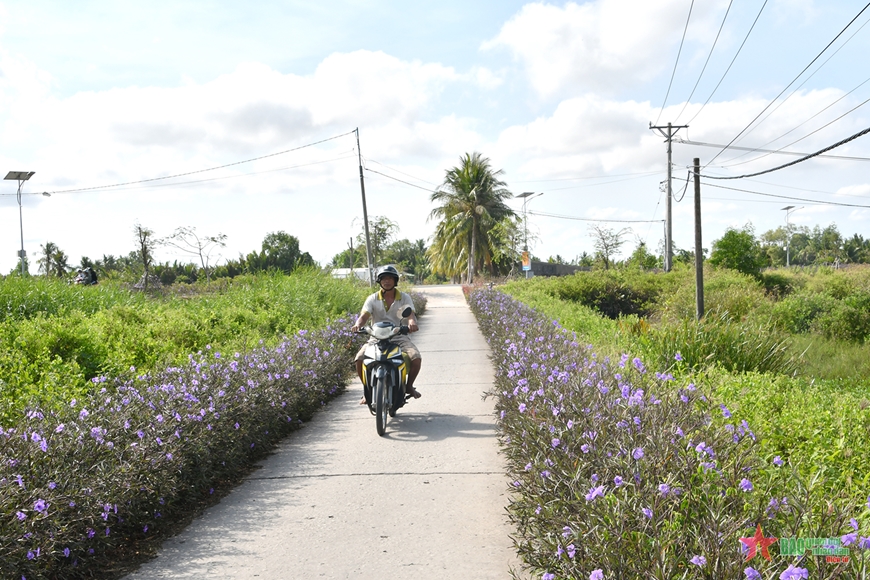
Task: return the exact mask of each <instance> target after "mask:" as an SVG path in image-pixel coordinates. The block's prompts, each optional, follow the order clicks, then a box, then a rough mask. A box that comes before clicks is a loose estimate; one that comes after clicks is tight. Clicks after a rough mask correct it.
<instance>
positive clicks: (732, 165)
mask: <svg viewBox="0 0 870 580" xmlns="http://www.w3.org/2000/svg"><path fill="white" fill-rule="evenodd" d="M868 102H870V99H867V100H865V101H864V102H862V103H859V104H858V105H855V106H854V107H852V108H851V109H849V110H848V111H846V112H845V113H843V114H842V115H840V116H839V117H837V118H836V119H833V120H832V121H829V122H827V123H825V124H824V125H822V126H821V127H819V128H818V129H816V130H815V131H811V132H809V133H807V134H806V135H804V136H803V137H801V138H800V139H795V140H794V141H792V142H791V143H788V144H786V145H783V146H782V148H785V147H791V146H792V145H794V144H795V143H800V142H801V141H803V140H804V139H806V138H807V137H811V136H813V135H815V134H816V133H818V132H819V131H821V130H822V129H825V128H827V127H829V126H831V125H833V124H834V123H836V122H837V121H839V120H840V119H842V118H843V117H845V116H846V115H848V114H850V113H852V112H853V111H855V110H857V109H860V108H861V107H863V106H864V105H866V104H867V103H868ZM798 126H800V125H798ZM790 132H791V131H789V133H790ZM787 134H788V133H786V135H787ZM774 141H775V139H774ZM771 153H775V151H772V152H771ZM743 155H746V154H745V153H744V154H743ZM768 155H770V153H765V154H764V155H759V156H758V157H755V158H753V159H748V160H746V161H741V162H739V163H732V164H730V165H722V166H721V167H736V166H738V165H744V164H746V163H752V162H753V161H758V160H759V159H763V158H765V157H767V156H768ZM738 157H742V155H738ZM734 159H737V157H734V158H732V159H731V160H732V161H733V160H734Z"/></svg>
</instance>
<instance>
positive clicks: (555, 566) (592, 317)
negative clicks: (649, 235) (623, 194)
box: [471, 267, 870, 578]
mask: <svg viewBox="0 0 870 580" xmlns="http://www.w3.org/2000/svg"><path fill="white" fill-rule="evenodd" d="M502 289H503V290H504V291H505V292H507V293H508V294H510V295H512V296H513V297H514V298H516V299H518V300H520V301H521V302H514V301H513V300H511V299H509V298H508V297H507V296H505V295H503V294H501V293H498V292H492V291H483V290H479V291H477V292H475V293H474V294H473V295H472V297H471V303H472V306H473V308H474V309H475V311H476V313H477V315H478V319H479V320H480V322H481V326H482V328H483V330H484V334H485V335H487V336H491V337H492V338H491V339H490V343H491V345H492V347H493V350H494V355H495V362H496V370H497V377H498V378H497V385H496V389H495V390H494V393H493V394H494V395H496V397H497V398H498V405H499V409H500V410H501V425H502V429H503V437H504V441H503V443H504V448H505V450H506V453H507V455H508V457H509V465H510V473H511V478H512V480H514V481H515V483H514V485H515V494H514V500H513V501H512V503H511V507H510V514H511V517H512V519H513V521H514V523H515V525H516V526H517V530H518V534H517V537H516V541H517V547H518V550H519V552H520V555H521V556H522V557H523V560H524V562H525V563H526V564H527V565H528V566H529V567H530V569H532V570H533V571H535V572H537V573H538V574H543V575H544V577H546V578H578V577H582V578H588V577H590V574H593V573H594V572H595V570H599V569H600V570H602V572H601V573H602V574H603V577H605V578H608V577H640V576H643V575H645V573H647V572H648V570H649V566H650V565H652V566H653V570H655V571H656V572H655V574H656V577H683V574H686V577H698V578H756V577H757V578H779V577H781V576H780V575H781V574H783V573H785V572H786V570H787V569H790V570H791V572H789V573H790V574H791V573H795V574H802V572H801V571H795V570H796V569H797V568H802V569H808V570H809V573H810V574H811V576H810V577H817V578H835V577H844V578H845V577H863V576H862V574H867V569H866V565H865V563H864V555H865V550H866V549H870V539H868V536H870V505H868V501H870V497H868V494H870V456H868V455H867V453H866V441H868V440H870V356H868V355H870V347H868V342H867V341H868V338H870V327H868V326H867V325H866V321H865V315H866V312H867V310H866V307H865V306H864V300H865V299H866V297H867V296H870V268H858V267H854V268H850V269H848V270H833V269H813V270H812V271H800V270H798V271H794V270H792V271H773V272H768V273H765V274H763V275H759V276H751V275H744V274H740V273H738V272H735V271H733V270H727V269H713V268H708V269H707V270H706V271H705V301H706V304H707V315H706V317H705V318H704V320H703V321H702V322H700V323H696V322H694V320H693V318H694V314H695V306H694V272H693V271H692V270H691V269H689V268H685V267H684V268H677V269H676V270H675V271H672V272H670V273H667V274H664V273H647V272H642V271H640V270H639V269H630V268H624V269H618V270H608V271H603V270H601V271H593V272H583V273H580V274H577V275H575V276H571V277H564V278H535V279H532V280H523V281H515V282H511V283H508V284H507V285H505V286H504V287H502ZM529 307H531V308H533V310H532V309H530V308H529ZM687 425H691V429H692V432H693V434H691V435H690V434H689V433H690V431H689V428H687ZM713 441H717V443H713ZM637 448H640V449H643V454H644V455H643V456H642V458H640V459H638V458H635V457H633V455H632V453H633V450H634V449H637ZM707 449H709V450H710V451H709V452H708V451H707ZM651 450H652V453H651ZM615 478H618V481H619V483H617V482H616V481H617V480H616V479H615ZM632 478H633V479H632ZM747 482H748V483H747ZM663 486H664V487H663ZM675 488H676V489H679V490H680V491H679V492H677V493H674V492H673V489H675ZM663 490H665V491H663ZM723 494H724V495H723ZM720 498H721V499H720ZM724 498H728V500H727V501H726V500H725V499H724ZM784 498H787V499H786V500H785V502H786V503H785V505H783V500H784ZM723 502H724V503H723ZM645 510H650V512H651V513H652V515H651V516H648V515H646V514H647V512H646V511H645ZM853 518H854V521H852V520H853ZM759 523H760V524H761V525H762V527H763V529H764V534H765V535H766V536H774V537H779V538H789V537H807V538H819V537H824V538H836V540H837V542H839V544H840V546H839V547H840V548H850V549H851V560H850V563H849V564H848V565H844V564H843V563H827V562H826V561H825V557H824V556H821V557H814V558H811V559H809V558H805V559H803V560H798V559H797V558H787V557H785V556H781V557H779V556H776V555H775V556H774V558H773V561H772V562H770V563H768V562H766V561H764V560H762V559H759V558H756V559H755V560H753V561H752V562H751V563H748V564H747V563H744V562H743V560H744V559H745V554H742V553H741V552H740V547H741V545H742V544H741V542H740V541H739V538H740V537H748V536H752V535H753V534H754V527H755V526H756V524H759ZM710 530H715V531H716V533H717V534H722V535H723V537H725V538H727V540H724V541H720V542H718V543H717V542H715V541H714V539H713V538H712V537H708V535H709V534H710V533H711V532H710ZM678 536H679V538H678ZM771 553H772V554H776V553H778V551H777V550H775V549H772V551H771ZM651 557H652V558H653V561H652V563H650V558H651ZM759 560H760V561H759ZM789 566H791V568H788V567H789ZM750 568H751V569H750ZM756 573H758V574H759V576H755V575H754V574H756ZM550 574H552V576H550ZM787 576H788V575H787ZM593 577H594V576H593ZM788 577H790V576H788ZM795 577H800V576H795Z"/></svg>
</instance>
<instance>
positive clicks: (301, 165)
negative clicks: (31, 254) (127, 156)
mask: <svg viewBox="0 0 870 580" xmlns="http://www.w3.org/2000/svg"><path fill="white" fill-rule="evenodd" d="M351 157H353V155H343V156H341V157H334V158H332V159H325V160H323V161H312V162H311V163H300V164H299V165H288V166H287V167H277V168H275V169H264V170H263V171H251V172H249V173H239V174H237V175H223V176H221V177H209V178H208V179H194V180H192V181H176V182H173V183H155V184H149V185H140V186H139V187H118V188H107V189H103V190H101V191H127V190H138V189H153V188H157V187H181V186H184V185H196V184H198V183H209V182H212V181H223V180H224V179H238V178H239V177H250V176H252V175H262V174H264V173H276V172H278V171H287V170H290V169H299V168H300V167H310V166H312V165H322V164H324V163H332V162H333V161H341V160H342V159H349V158H351ZM54 193H97V192H94V191H87V192H84V191H75V190H73V191H60V192H54ZM0 195H15V194H14V193H0ZM30 195H42V193H41V192H38V191H35V192H30ZM52 195H54V194H52Z"/></svg>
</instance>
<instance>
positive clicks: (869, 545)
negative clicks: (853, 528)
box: [858, 536, 870, 550]
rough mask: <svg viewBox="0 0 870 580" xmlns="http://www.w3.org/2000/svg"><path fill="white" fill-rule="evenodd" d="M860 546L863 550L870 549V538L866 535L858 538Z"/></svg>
mask: <svg viewBox="0 0 870 580" xmlns="http://www.w3.org/2000/svg"><path fill="white" fill-rule="evenodd" d="M858 547H859V548H861V549H862V550H870V538H865V537H864V536H861V538H860V539H859V540H858Z"/></svg>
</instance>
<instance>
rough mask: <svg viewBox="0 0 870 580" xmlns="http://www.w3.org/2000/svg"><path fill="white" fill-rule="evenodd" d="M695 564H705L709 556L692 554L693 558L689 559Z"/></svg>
mask: <svg viewBox="0 0 870 580" xmlns="http://www.w3.org/2000/svg"><path fill="white" fill-rule="evenodd" d="M689 562H691V563H692V564H694V565H695V566H704V565H706V564H707V558H705V557H704V556H692V559H691V560H689Z"/></svg>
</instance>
